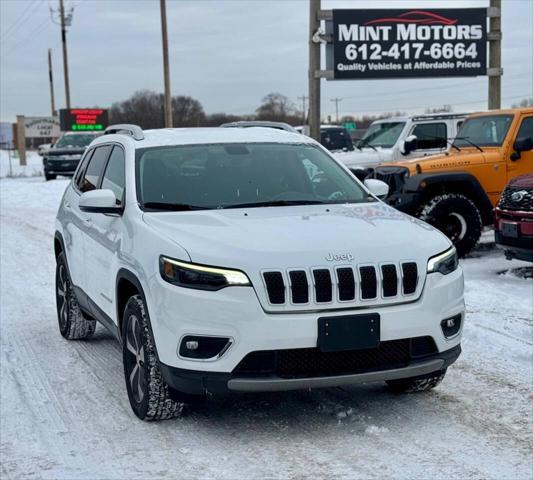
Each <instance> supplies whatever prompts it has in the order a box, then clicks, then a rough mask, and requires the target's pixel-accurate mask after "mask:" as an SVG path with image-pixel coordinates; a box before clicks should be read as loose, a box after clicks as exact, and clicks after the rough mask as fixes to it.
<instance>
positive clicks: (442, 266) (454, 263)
mask: <svg viewBox="0 0 533 480" xmlns="http://www.w3.org/2000/svg"><path fill="white" fill-rule="evenodd" d="M458 266H459V259H458V258H457V250H455V247H452V248H450V249H449V250H446V251H445V252H443V253H440V254H439V255H435V256H434V257H431V258H430V259H429V260H428V273H435V272H439V273H442V274H443V275H448V273H452V272H453V271H454V270H456V269H457V267H458Z"/></svg>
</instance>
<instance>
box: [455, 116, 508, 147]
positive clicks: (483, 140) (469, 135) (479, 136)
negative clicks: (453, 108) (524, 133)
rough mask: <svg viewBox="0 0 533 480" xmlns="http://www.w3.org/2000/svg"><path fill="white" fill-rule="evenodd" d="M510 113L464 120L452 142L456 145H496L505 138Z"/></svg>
mask: <svg viewBox="0 0 533 480" xmlns="http://www.w3.org/2000/svg"><path fill="white" fill-rule="evenodd" d="M512 121H513V116H512V115H490V116H489V115H486V116H483V117H474V118H469V119H467V120H465V122H464V123H463V124H462V125H461V128H460V130H459V133H458V134H457V138H456V139H455V140H454V142H453V144H454V145H455V146H458V147H471V146H472V143H473V144H475V145H477V146H480V147H498V146H500V145H501V144H502V143H503V141H504V140H505V136H506V135H507V130H509V126H510V125H511V122H512Z"/></svg>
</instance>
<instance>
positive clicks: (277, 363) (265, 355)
mask: <svg viewBox="0 0 533 480" xmlns="http://www.w3.org/2000/svg"><path fill="white" fill-rule="evenodd" d="M415 346H417V347H416V348H415ZM420 346H422V349H420ZM414 350H416V352H414ZM420 350H423V355H430V354H433V353H437V348H436V346H435V342H434V341H433V339H432V338H431V337H418V338H413V339H409V338H406V339H401V340H390V341H386V342H381V343H380V345H379V347H377V348H369V349H365V350H349V351H345V352H322V351H320V350H319V349H318V348H298V349H290V350H271V351H259V352H252V353H249V354H248V355H247V356H246V357H245V358H244V359H243V360H242V361H241V362H240V363H239V365H237V367H236V368H235V370H234V371H233V373H234V374H238V375H254V376H257V375H272V374H274V375H277V376H278V377H281V378H304V377H320V376H329V375H349V374H354V373H363V372H370V371H376V370H387V369H391V368H401V367H404V366H406V365H408V364H409V363H410V361H411V359H412V358H413V357H417V358H419V357H420V356H421V355H420V353H421V352H420ZM412 351H413V353H412Z"/></svg>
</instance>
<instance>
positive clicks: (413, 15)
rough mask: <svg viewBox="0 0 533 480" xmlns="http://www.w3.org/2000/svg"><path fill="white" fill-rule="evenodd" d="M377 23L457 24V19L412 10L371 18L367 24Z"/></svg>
mask: <svg viewBox="0 0 533 480" xmlns="http://www.w3.org/2000/svg"><path fill="white" fill-rule="evenodd" d="M376 23H417V24H419V25H455V24H456V23H457V20H452V19H451V18H446V17H443V16H442V15H437V14H436V13H433V12H426V11H424V10H411V11H409V12H405V13H402V14H401V15H398V16H397V17H390V18H389V17H387V18H377V19H376V20H370V21H369V22H366V23H365V25H374V24H376Z"/></svg>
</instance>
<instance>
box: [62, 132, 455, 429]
mask: <svg viewBox="0 0 533 480" xmlns="http://www.w3.org/2000/svg"><path fill="white" fill-rule="evenodd" d="M386 194H387V186H386V185H385V184H384V183H383V182H380V181H377V180H367V181H366V182H365V184H362V183H360V182H359V181H358V180H357V179H356V178H355V177H354V176H353V175H352V174H351V173H350V172H349V171H348V170H347V169H346V168H345V167H344V166H342V165H341V164H340V163H338V162H337V161H336V160H335V159H333V157H332V156H331V155H330V154H329V152H328V151H327V150H326V149H324V148H323V147H322V146H321V145H319V144H318V143H317V142H315V141H314V140H312V139H310V138H306V137H304V136H302V135H300V134H296V133H290V132H286V131H282V130H277V129H273V128H253V127H252V128H212V129H202V128H196V129H174V130H171V129H164V130H148V131H142V130H141V129H140V128H139V127H137V126H133V125H116V126H112V127H109V128H108V129H107V130H106V134H105V135H103V136H102V137H100V138H98V139H97V140H95V141H93V142H92V144H91V146H90V147H89V149H88V151H87V152H86V153H85V155H84V158H83V159H82V161H81V163H80V166H79V167H78V170H77V171H76V174H75V176H74V178H73V180H72V182H71V184H70V185H69V186H68V187H67V189H66V191H65V194H64V196H63V199H62V201H61V204H60V207H59V211H58V214H57V222H56V234H55V254H56V259H57V271H56V296H57V311H58V321H59V329H60V332H61V334H62V335H63V336H64V337H65V338H67V339H82V338H88V337H90V336H91V335H92V333H93V332H94V329H95V323H96V320H98V321H100V322H101V323H102V324H104V325H105V326H106V327H107V328H109V329H110V330H111V332H113V333H114V334H115V335H116V337H117V338H118V339H119V340H120V341H121V344H122V351H123V360H124V375H125V380H126V386H127V392H128V396H129V400H130V404H131V407H132V409H133V411H134V412H135V414H136V415H137V416H138V417H140V418H142V419H162V418H169V417H173V416H176V415H178V414H179V413H180V412H181V410H182V407H183V403H184V402H185V401H190V400H192V399H193V398H196V397H197V396H203V395H205V394H206V393H207V392H211V393H218V392H257V391H275V390H291V389H308V388H319V387H333V386H341V385H348V384H352V383H358V382H375V381H386V382H387V383H388V384H389V385H390V387H391V388H393V389H396V390H398V391H420V390H428V389H431V388H433V387H435V386H436V385H437V384H439V383H440V381H441V380H442V379H443V377H444V374H445V372H446V369H447V368H448V366H449V365H451V364H452V363H453V362H454V361H455V360H456V358H457V357H458V356H459V353H460V348H461V347H460V339H461V331H462V325H463V322H464V311H465V307H464V300H463V273H462V269H461V267H460V266H459V265H458V262H457V254H456V251H455V248H454V247H453V245H452V244H451V242H450V241H449V240H448V238H446V236H444V235H443V234H442V233H441V232H439V231H438V230H436V229H434V228H433V227H431V226H430V225H427V224H426V223H423V222H421V221H419V220H417V219H414V218H412V217H410V216H408V215H405V214H403V213H401V212H398V211H397V210H395V209H393V208H392V207H390V206H388V205H386V204H384V203H383V202H381V201H380V200H379V198H378V197H382V196H384V195H386ZM88 381H89V380H88Z"/></svg>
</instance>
